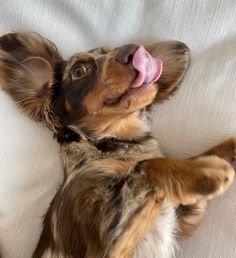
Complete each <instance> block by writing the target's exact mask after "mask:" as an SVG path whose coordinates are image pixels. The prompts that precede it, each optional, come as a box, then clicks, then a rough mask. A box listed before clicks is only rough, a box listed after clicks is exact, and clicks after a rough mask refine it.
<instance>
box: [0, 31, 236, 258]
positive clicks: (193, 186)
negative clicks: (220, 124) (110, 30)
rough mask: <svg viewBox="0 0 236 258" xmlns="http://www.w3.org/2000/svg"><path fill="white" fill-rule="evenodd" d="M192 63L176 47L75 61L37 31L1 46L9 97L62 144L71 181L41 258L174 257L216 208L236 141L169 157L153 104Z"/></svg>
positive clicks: (54, 209) (51, 213)
mask: <svg viewBox="0 0 236 258" xmlns="http://www.w3.org/2000/svg"><path fill="white" fill-rule="evenodd" d="M189 63H190V50H189V48H188V47H187V46H186V45H185V44H184V43H182V42H177V41H168V42H158V43H155V44H152V45H147V46H144V47H143V46H138V45H135V44H128V45H124V46H122V47H118V48H115V49H109V48H97V49H93V50H91V51H89V52H86V53H83V52H81V53H77V54H75V55H73V56H72V57H71V58H70V59H69V60H67V61H66V60H64V59H63V58H62V56H61V55H60V54H59V52H58V50H57V48H56V46H55V45H54V44H53V43H52V42H50V41H49V40H47V39H45V38H43V37H42V36H40V35H38V34H36V33H10V34H6V35H3V36H2V37H1V38H0V83H1V87H2V89H3V90H4V91H5V92H6V93H7V94H9V95H10V96H11V97H12V99H13V100H14V101H15V102H16V103H17V105H18V106H19V107H20V108H21V109H22V110H23V111H24V112H25V113H26V114H28V115H29V117H31V118H32V119H33V120H35V121H40V122H42V123H44V124H45V125H46V126H47V127H48V128H49V129H50V130H52V132H53V134H54V136H55V138H56V139H57V141H58V142H59V144H60V146H61V151H60V155H61V160H62V166H63V169H64V181H63V183H62V184H61V186H60V187H59V189H58V191H57V193H56V195H55V197H54V198H53V200H52V202H51V204H50V207H49V209H48V211H47V213H46V215H45V218H44V225H43V230H42V234H41V237H40V239H39V242H38V244H37V247H36V249H35V251H34V254H33V258H108V257H109V258H129V257H135V258H145V257H147V258H155V257H161V258H169V257H172V256H173V255H174V253H175V250H176V246H177V242H178V239H179V238H180V237H183V236H188V235H191V234H192V232H193V231H194V230H195V229H196V228H197V226H198V225H199V223H200V222H201V220H202V218H203V216H204V213H205V210H206V205H207V202H208V200H209V199H211V198H212V197H214V196H215V195H218V194H222V193H224V192H225V191H226V190H227V189H228V188H229V186H230V185H231V184H232V182H233V179H234V176H235V171H234V168H233V166H232V165H231V164H230V162H231V161H232V160H233V159H234V157H235V155H236V151H235V150H236V148H235V146H236V144H235V143H236V138H231V139H228V140H226V141H225V142H223V143H221V144H219V145H217V146H215V147H213V148H211V149H210V150H208V151H206V152H205V153H202V154H200V155H198V156H196V157H192V158H189V159H186V160H176V159H173V158H170V157H164V155H163V154H162V152H161V150H160V148H159V145H158V142H157V140H156V139H154V138H153V137H152V135H151V132H150V125H151V116H150V113H151V109H152V105H153V104H158V103H160V102H162V101H164V100H165V99H167V98H168V97H169V96H170V95H171V94H173V92H174V91H175V90H176V89H177V87H178V86H179V85H180V83H181V81H182V80H183V78H184V76H185V74H186V72H187V69H188V67H189ZM153 66H154V68H153ZM162 66H163V67H162ZM150 69H154V70H150Z"/></svg>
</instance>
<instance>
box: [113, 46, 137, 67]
mask: <svg viewBox="0 0 236 258" xmlns="http://www.w3.org/2000/svg"><path fill="white" fill-rule="evenodd" d="M137 49H138V46H137V45H134V44H128V45H124V46H123V47H121V48H120V49H119V50H118V53H117V55H116V61H117V62H118V63H120V64H129V63H130V62H131V61H132V59H133V55H134V53H135V51H136V50H137Z"/></svg>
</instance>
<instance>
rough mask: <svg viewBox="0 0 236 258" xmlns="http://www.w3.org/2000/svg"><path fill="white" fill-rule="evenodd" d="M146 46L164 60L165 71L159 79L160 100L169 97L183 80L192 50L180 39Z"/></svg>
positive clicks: (152, 53)
mask: <svg viewBox="0 0 236 258" xmlns="http://www.w3.org/2000/svg"><path fill="white" fill-rule="evenodd" d="M145 48H146V49H147V50H148V51H149V53H150V54H151V55H152V56H154V57H158V58H160V59H161V60H162V62H163V72H162V75H161V77H160V79H159V80H158V81H157V84H158V93H157V96H156V101H157V102H158V101H161V100H163V99H165V98H167V97H168V96H169V95H170V94H171V93H172V92H173V91H174V90H175V89H176V88H177V86H178V85H179V84H180V83H181V82H182V80H183V78H184V76H185V74H186V72H187V70H188V67H189V64H190V50H189V48H188V47H187V46H186V45H185V44H184V43H182V42H179V41H167V42H159V43H155V44H153V45H150V46H145Z"/></svg>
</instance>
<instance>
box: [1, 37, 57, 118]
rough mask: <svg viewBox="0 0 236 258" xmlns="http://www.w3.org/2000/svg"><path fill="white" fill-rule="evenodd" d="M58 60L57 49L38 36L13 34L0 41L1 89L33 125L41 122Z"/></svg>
mask: <svg viewBox="0 0 236 258" xmlns="http://www.w3.org/2000/svg"><path fill="white" fill-rule="evenodd" d="M60 60H61V57H60V55H59V54H58V52H57V49H56V47H55V46H54V45H53V44H52V43H51V42H49V41H47V40H45V39H43V38H42V37H41V36H39V35H38V34H32V33H30V34H27V33H12V34H7V35H5V36H3V37H1V38H0V84H1V87H2V89H3V90H4V91H6V92H7V93H8V94H9V95H10V96H11V97H12V98H13V100H15V101H16V103H17V104H18V105H19V106H20V107H21V108H23V110H24V111H25V112H26V113H27V114H28V115H30V117H31V118H33V119H34V120H36V121H41V120H44V108H45V103H46V102H47V99H48V98H50V96H51V95H52V84H53V83H54V69H55V66H56V64H57V62H58V61H60Z"/></svg>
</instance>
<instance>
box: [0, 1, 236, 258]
mask: <svg viewBox="0 0 236 258" xmlns="http://www.w3.org/2000/svg"><path fill="white" fill-rule="evenodd" d="M0 6H1V8H0V21H1V22H0V35H2V34H4V33H6V32H9V31H10V30H31V31H36V32H39V33H41V34H43V35H44V36H45V37H48V38H49V39H51V40H52V41H54V42H55V43H56V44H57V46H58V47H59V49H60V50H61V52H62V54H63V55H64V56H65V57H69V56H70V55H71V54H73V53H74V52H76V51H81V50H88V49H91V48H94V47H97V46H101V45H109V46H111V47H112V46H117V45H122V44H124V43H129V42H135V43H147V42H154V41H155V40H162V39H176V40H182V41H184V42H185V43H186V44H187V45H188V46H189V47H190V49H191V50H192V65H191V68H190V71H189V73H188V74H187V77H186V79H185V81H184V83H183V84H182V86H181V88H180V89H179V90H178V91H177V92H176V94H175V96H174V97H173V98H171V100H170V101H168V102H165V103H163V104H162V105H160V106H157V107H156V109H155V112H154V115H153V118H154V125H153V131H154V134H155V135H156V137H157V138H158V139H159V141H160V144H161V147H162V149H163V151H164V152H165V154H168V155H171V156H174V157H178V158H185V157H188V156H191V155H194V154H197V153H199V152H201V151H203V150H205V149H206V148H208V147H210V146H212V145H214V144H216V143H218V142H220V141H222V140H223V139H225V138H227V137H229V136H232V135H236V119H235V117H236V76H235V74H236V58H235V57H236V37H235V36H236V33H235V28H236V26H235V8H236V6H235V1H233V0H224V1H222V0H201V1H194V0H192V1H191V0H178V1H174V0H173V1H171V0H162V1H161V0H159V1H154V0H146V1H144V0H129V1H125V0H123V1H118V0H100V1H99V0H97V1H94V0H84V1H83V0H79V1H78V0H67V1H63V0H54V1H52V0H51V1H49V0H48V1H45V0H34V1H31V0H24V1H18V0H11V1H9V0H0ZM0 121H1V122H0V247H1V249H2V250H3V253H4V258H30V256H31V253H32V250H33V249H34V247H35V245H36V242H37V238H38V237H39V234H40V226H41V225H40V223H41V217H42V216H43V214H44V213H45V211H46V208H47V206H48V205H49V202H50V200H51V198H52V196H53V194H54V193H55V191H56V189H57V186H58V184H59V182H60V180H61V178H62V169H61V167H60V161H59V159H58V146H57V143H56V142H54V141H53V140H52V135H51V133H50V132H49V131H48V130H47V129H46V128H44V127H42V126H40V125H39V124H36V123H34V122H32V121H30V120H29V119H28V118H27V117H25V115H23V114H22V113H21V112H20V111H19V110H18V109H17V108H16V106H15V104H14V103H13V102H12V101H11V100H10V98H9V97H8V96H6V95H5V94H4V93H3V92H1V91H0ZM235 198H236V184H234V185H233V187H232V188H231V189H230V191H229V192H227V193H226V194H225V195H224V196H223V197H219V198H217V199H215V200H213V201H212V202H211V203H210V205H209V209H208V213H207V216H206V219H205V221H204V223H203V225H202V226H201V227H200V229H199V230H198V231H197V232H196V234H195V236H194V237H192V238H191V239H189V240H186V241H184V242H183V243H182V244H181V245H182V251H180V252H179V253H178V257H181V258H189V257H193V258H205V257H207V258H218V257H220V258H233V257H236V216H235V215H236V201H235Z"/></svg>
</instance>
